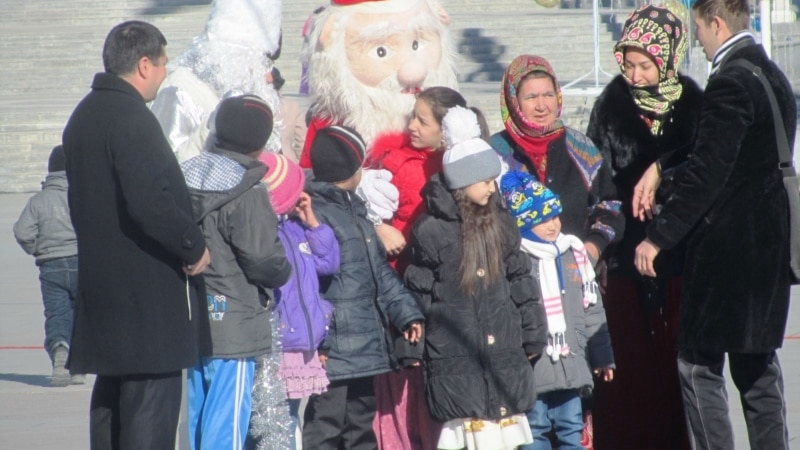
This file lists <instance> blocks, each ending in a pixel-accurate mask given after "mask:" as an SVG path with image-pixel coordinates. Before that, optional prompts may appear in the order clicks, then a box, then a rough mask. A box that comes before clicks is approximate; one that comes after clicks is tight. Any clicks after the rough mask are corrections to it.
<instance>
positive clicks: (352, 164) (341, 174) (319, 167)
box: [311, 126, 366, 183]
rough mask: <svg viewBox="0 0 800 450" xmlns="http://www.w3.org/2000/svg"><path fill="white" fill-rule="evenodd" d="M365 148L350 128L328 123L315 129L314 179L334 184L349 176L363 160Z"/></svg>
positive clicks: (312, 146)
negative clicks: (328, 125)
mask: <svg viewBox="0 0 800 450" xmlns="http://www.w3.org/2000/svg"><path fill="white" fill-rule="evenodd" d="M365 147H366V146H365V144H364V139H362V138H361V135H360V134H358V132H357V131H356V130H354V129H352V128H348V127H340V126H331V127H325V128H323V129H321V130H319V131H317V134H316V136H314V141H313V142H312V143H311V170H312V171H313V172H314V179H315V180H317V181H327V182H329V183H337V182H339V181H344V180H346V179H348V178H350V177H352V176H353V174H354V173H356V172H358V169H360V168H361V165H362V164H363V163H364V154H365Z"/></svg>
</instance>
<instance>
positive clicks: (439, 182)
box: [422, 172, 459, 221]
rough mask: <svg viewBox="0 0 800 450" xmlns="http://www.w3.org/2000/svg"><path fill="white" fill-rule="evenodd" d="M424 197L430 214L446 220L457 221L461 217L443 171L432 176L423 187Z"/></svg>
mask: <svg viewBox="0 0 800 450" xmlns="http://www.w3.org/2000/svg"><path fill="white" fill-rule="evenodd" d="M422 198H424V199H425V206H427V207H428V214H430V215H432V216H434V217H437V218H440V219H444V220H451V221H456V220H458V219H459V215H458V205H456V201H455V199H454V198H453V194H452V193H451V192H450V191H449V190H448V189H447V186H445V184H444V175H443V174H442V173H441V172H440V173H437V174H436V175H434V176H432V177H431V179H430V180H429V181H428V183H427V184H426V185H425V187H424V188H422Z"/></svg>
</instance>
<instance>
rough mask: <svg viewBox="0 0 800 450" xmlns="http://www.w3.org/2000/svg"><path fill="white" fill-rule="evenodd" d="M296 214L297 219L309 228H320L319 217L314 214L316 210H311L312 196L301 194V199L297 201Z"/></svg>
mask: <svg viewBox="0 0 800 450" xmlns="http://www.w3.org/2000/svg"><path fill="white" fill-rule="evenodd" d="M294 212H295V213H297V217H299V218H300V221H301V222H303V224H305V225H306V226H307V227H308V228H317V227H318V226H319V221H318V220H317V216H316V215H315V214H314V210H313V209H311V196H310V195H308V194H306V193H305V192H301V193H300V199H299V200H297V206H295V207H294Z"/></svg>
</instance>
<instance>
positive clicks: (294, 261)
mask: <svg viewBox="0 0 800 450" xmlns="http://www.w3.org/2000/svg"><path fill="white" fill-rule="evenodd" d="M260 160H261V162H263V163H264V164H266V166H267V174H266V175H265V176H264V178H263V179H262V182H263V183H264V184H266V185H267V189H268V190H269V195H270V201H271V202H272V207H273V209H274V210H275V213H276V214H278V216H279V222H278V236H279V237H280V240H281V243H282V244H283V247H284V249H285V250H286V257H287V259H288V260H289V263H290V264H291V265H292V276H291V278H289V281H287V282H286V284H284V285H283V286H281V287H280V288H278V289H276V290H275V299H276V303H277V306H276V309H277V312H278V315H279V317H280V330H281V335H282V339H281V343H282V346H283V361H282V364H281V366H280V369H279V370H278V375H279V376H280V377H281V379H283V381H284V382H285V383H286V393H287V397H288V402H289V411H290V415H291V418H292V428H291V431H292V432H291V435H292V447H291V448H295V446H294V430H295V427H296V426H297V423H298V415H299V414H298V410H299V407H300V400H301V399H302V398H303V397H307V396H309V395H311V394H318V393H321V392H324V391H325V389H326V387H327V385H328V378H327V376H326V375H325V369H324V368H323V367H322V364H321V363H320V360H319V355H318V354H317V347H319V345H320V343H322V340H323V339H325V335H326V334H327V329H328V323H329V321H330V319H331V316H332V314H333V305H331V304H330V303H329V302H327V301H326V300H325V299H323V298H322V297H321V296H320V294H319V278H318V276H320V275H333V274H335V273H337V272H338V271H339V244H338V242H337V241H336V237H335V236H334V234H333V230H332V229H331V228H330V227H329V226H328V225H325V224H321V223H320V222H319V221H317V217H316V216H315V215H314V212H313V211H312V210H311V197H309V195H308V194H306V193H305V192H303V186H304V184H305V175H304V174H303V170H302V169H301V168H300V167H299V166H298V165H297V164H295V163H293V162H292V161H290V160H289V159H287V158H286V157H285V156H283V155H279V154H274V153H263V154H262V155H261V156H260Z"/></svg>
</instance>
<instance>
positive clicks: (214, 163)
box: [181, 147, 267, 222]
mask: <svg viewBox="0 0 800 450" xmlns="http://www.w3.org/2000/svg"><path fill="white" fill-rule="evenodd" d="M181 170H182V171H183V176H184V177H185V178H186V185H187V187H188V188H189V195H190V197H191V198H192V210H193V213H194V218H195V220H196V221H198V222H200V221H202V220H203V219H204V218H205V216H207V215H208V214H209V213H211V212H212V211H216V210H218V209H220V208H221V207H222V206H224V205H225V204H227V203H228V202H230V201H232V200H234V199H236V198H238V197H239V196H241V195H242V194H243V193H245V192H246V191H247V190H248V189H250V188H252V187H253V186H255V185H257V184H258V183H260V182H261V179H262V178H263V177H264V175H265V174H266V173H267V166H265V165H264V164H263V163H261V162H260V161H257V160H255V159H252V158H250V157H248V156H245V155H241V154H239V153H235V152H229V151H227V150H222V149H220V148H216V147H215V148H212V149H211V151H208V152H203V153H201V154H200V155H198V156H195V157H194V158H191V159H189V160H187V161H184V162H183V163H181Z"/></svg>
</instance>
